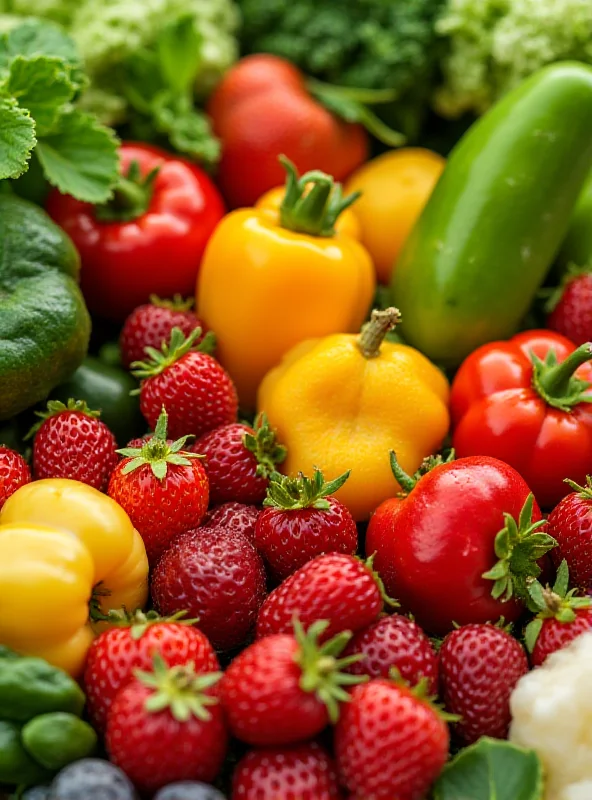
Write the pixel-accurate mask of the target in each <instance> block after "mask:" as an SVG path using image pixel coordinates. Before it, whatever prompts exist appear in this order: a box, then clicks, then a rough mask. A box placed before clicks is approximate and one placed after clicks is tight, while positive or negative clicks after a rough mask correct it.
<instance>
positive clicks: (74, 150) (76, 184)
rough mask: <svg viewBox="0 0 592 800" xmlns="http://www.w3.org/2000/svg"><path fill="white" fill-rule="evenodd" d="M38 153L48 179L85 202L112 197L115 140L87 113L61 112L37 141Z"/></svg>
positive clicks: (115, 171) (116, 167) (116, 168)
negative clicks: (53, 128)
mask: <svg viewBox="0 0 592 800" xmlns="http://www.w3.org/2000/svg"><path fill="white" fill-rule="evenodd" d="M36 152H37V155H38V156H39V160H40V161H41V164H42V166H43V169H44V171H45V176H46V178H47V180H48V181H49V182H50V183H51V184H52V185H53V186H57V188H58V189H59V190H60V191H61V192H63V193H64V194H71V195H74V196H75V197H77V198H78V199H79V200H84V201H86V202H88V203H103V202H105V201H106V200H108V199H109V198H110V197H111V194H112V186H113V184H114V183H115V181H116V180H117V177H118V173H119V157H118V154H117V139H116V138H115V134H114V133H113V131H111V130H110V129H109V128H105V127H103V126H102V125H99V123H98V122H97V121H96V119H95V118H94V117H92V116H91V115H89V114H84V113H82V112H81V111H71V112H69V113H68V114H64V115H63V116H62V118H61V120H60V125H59V128H58V129H56V131H55V132H53V133H52V134H51V135H49V136H45V137H43V138H42V139H40V140H39V143H38V145H37V151H36Z"/></svg>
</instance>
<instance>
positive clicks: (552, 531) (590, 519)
mask: <svg viewBox="0 0 592 800" xmlns="http://www.w3.org/2000/svg"><path fill="white" fill-rule="evenodd" d="M567 483H569V485H570V486H571V487H572V489H573V490H574V491H573V492H571V493H570V494H568V495H567V496H566V497H564V498H563V500H561V501H560V503H559V504H558V505H557V506H556V507H555V509H554V510H553V511H552V512H551V513H550V514H549V518H548V522H549V527H548V532H549V536H552V537H553V538H554V539H555V541H556V542H557V547H555V548H553V550H551V558H552V559H553V563H554V564H555V566H556V567H558V566H559V564H560V563H561V562H562V561H563V559H565V560H566V561H567V565H568V567H569V572H570V575H571V580H572V582H573V583H574V584H575V585H576V586H580V587H582V588H584V587H587V588H588V587H592V478H590V477H588V478H587V485H586V487H583V486H578V484H577V483H573V482H572V481H567Z"/></svg>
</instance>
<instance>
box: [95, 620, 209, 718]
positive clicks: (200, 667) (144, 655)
mask: <svg viewBox="0 0 592 800" xmlns="http://www.w3.org/2000/svg"><path fill="white" fill-rule="evenodd" d="M155 652H158V653H160V655H161V656H162V657H163V659H164V660H165V661H166V663H167V664H168V665H169V667H175V666H177V665H180V664H187V663H188V662H189V661H191V662H192V663H193V666H194V669H195V671H196V672H197V673H200V674H201V673H204V672H217V671H218V670H219V669H220V665H219V663H218V659H217V657H216V653H215V652H214V648H213V647H212V645H211V644H210V642H209V641H208V639H207V638H206V636H205V635H204V634H203V633H202V632H201V631H200V630H198V629H197V628H193V627H192V626H191V625H181V624H179V623H175V622H158V623H155V624H154V625H150V626H149V627H148V628H147V630H146V632H145V633H144V634H143V635H142V636H141V637H140V638H139V639H136V638H134V637H133V636H132V632H131V629H130V628H120V627H116V628H110V629H109V630H107V631H104V632H103V633H101V634H100V635H99V636H98V637H97V638H96V639H95V640H94V641H93V643H92V644H91V646H90V649H89V651H88V656H87V660H86V666H85V670H84V679H83V685H84V692H85V694H86V710H87V712H88V714H89V716H90V719H91V722H92V724H93V726H94V727H95V728H97V729H98V730H99V731H103V730H104V729H105V725H106V722H107V714H108V712H109V709H110V708H111V704H112V703H113V700H114V699H115V695H116V694H117V692H118V691H119V690H120V689H121V688H122V687H123V686H125V684H126V683H129V681H130V680H131V679H132V678H133V670H135V669H142V670H146V671H150V670H151V669H152V667H153V656H154V653H155Z"/></svg>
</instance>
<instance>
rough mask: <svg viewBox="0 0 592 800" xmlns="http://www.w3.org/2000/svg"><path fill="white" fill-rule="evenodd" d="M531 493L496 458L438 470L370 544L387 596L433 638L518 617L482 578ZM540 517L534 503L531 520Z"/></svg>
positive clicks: (395, 509)
mask: <svg viewBox="0 0 592 800" xmlns="http://www.w3.org/2000/svg"><path fill="white" fill-rule="evenodd" d="M529 494H530V489H529V487H528V485H527V484H526V482H525V481H524V479H523V478H522V477H521V476H520V475H519V474H518V473H517V472H516V470H515V469H513V468H512V467H510V466H509V465H508V464H505V463H504V462H502V461H498V460H497V459H495V458H490V457H488V456H473V457H471V458H463V459H459V460H457V461H453V462H451V463H449V464H442V465H440V466H438V467H435V468H434V469H433V470H432V471H431V472H428V474H427V475H424V476H423V477H422V478H421V480H420V481H419V483H418V484H417V486H416V487H415V488H414V489H413V491H412V492H411V493H410V494H409V496H408V497H407V498H406V499H405V500H404V501H402V502H399V503H396V504H393V505H392V506H391V509H392V513H391V514H390V515H383V516H382V523H381V525H380V526H378V525H377V524H376V525H375V528H374V530H373V531H372V536H371V537H370V539H369V540H367V541H366V548H367V554H369V555H371V554H372V552H376V557H375V559H374V569H375V570H376V571H377V572H378V573H379V574H380V576H381V578H382V579H383V581H384V585H385V589H386V591H387V594H388V595H390V596H391V597H396V598H397V599H398V600H399V601H400V602H401V605H402V607H403V608H404V610H405V611H408V612H410V613H411V614H413V616H414V618H415V619H416V621H417V623H418V625H420V626H421V627H422V628H423V629H424V630H425V631H426V632H428V633H433V634H436V635H444V634H446V633H448V632H449V631H450V630H451V628H452V626H453V623H457V624H459V625H468V624H469V623H472V622H474V623H479V622H488V621H491V620H498V619H499V618H500V617H501V616H503V617H505V619H506V620H507V621H508V622H511V621H514V620H516V619H517V618H518V617H519V615H520V613H521V611H522V605H521V604H520V603H518V602H517V601H515V600H510V601H509V602H505V603H502V602H500V601H499V600H494V598H493V597H492V596H491V590H492V588H493V582H492V581H491V580H486V579H485V578H482V577H481V576H482V575H483V573H484V572H487V570H489V569H491V568H492V567H493V566H494V564H495V563H496V562H497V557H496V555H495V550H494V541H495V537H496V534H497V533H498V532H499V531H500V530H501V529H502V528H503V526H504V516H503V515H504V513H508V514H511V515H512V516H513V517H514V518H515V519H518V517H519V515H520V511H521V510H522V507H523V506H524V503H525V501H526V499H527V497H528V495H529ZM541 518H542V516H541V512H540V509H539V507H538V505H537V504H536V502H535V503H534V507H533V521H534V522H537V521H538V520H540V519H541ZM379 521H380V518H379Z"/></svg>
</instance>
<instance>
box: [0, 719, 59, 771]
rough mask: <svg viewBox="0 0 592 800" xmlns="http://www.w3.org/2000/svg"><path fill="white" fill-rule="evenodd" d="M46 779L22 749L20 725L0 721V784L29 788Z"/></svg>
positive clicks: (38, 765) (39, 766)
mask: <svg viewBox="0 0 592 800" xmlns="http://www.w3.org/2000/svg"><path fill="white" fill-rule="evenodd" d="M48 777H49V774H48V772H47V770H46V769H44V768H43V767H42V766H41V765H40V764H38V763H37V762H36V761H34V760H33V759H32V758H31V756H30V755H29V754H28V753H27V751H26V750H25V748H24V747H23V743H22V741H21V728H20V725H16V724H15V723H14V722H4V721H1V720H0V784H7V785H9V786H13V785H18V786H20V785H26V786H30V785H31V784H34V783H41V781H45V780H47V778H48Z"/></svg>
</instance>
